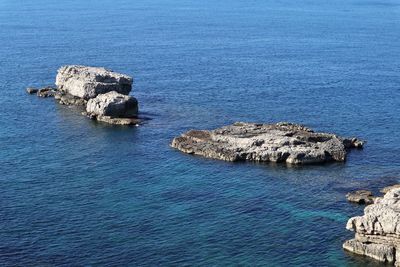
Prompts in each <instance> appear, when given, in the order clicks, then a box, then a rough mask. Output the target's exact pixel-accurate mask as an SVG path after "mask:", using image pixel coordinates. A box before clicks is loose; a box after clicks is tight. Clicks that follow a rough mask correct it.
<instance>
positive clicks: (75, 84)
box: [56, 65, 132, 100]
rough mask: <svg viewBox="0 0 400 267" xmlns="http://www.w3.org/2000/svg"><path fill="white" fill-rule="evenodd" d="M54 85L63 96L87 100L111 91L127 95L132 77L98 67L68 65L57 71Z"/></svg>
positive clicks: (130, 88) (130, 87)
mask: <svg viewBox="0 0 400 267" xmlns="http://www.w3.org/2000/svg"><path fill="white" fill-rule="evenodd" d="M56 85H57V87H58V89H59V90H60V91H61V92H64V93H65V94H70V95H72V96H75V97H79V98H83V99H85V100H88V99H90V98H94V97H96V96H97V95H98V94H105V93H108V92H111V91H116V92H118V93H121V94H124V95H128V94H129V92H130V91H131V90H132V77H130V76H128V75H124V74H121V73H117V72H114V71H111V70H107V69H105V68H100V67H88V66H79V65H68V66H63V67H61V68H60V69H59V70H58V73H57V77H56Z"/></svg>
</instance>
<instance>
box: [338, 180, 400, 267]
mask: <svg viewBox="0 0 400 267" xmlns="http://www.w3.org/2000/svg"><path fill="white" fill-rule="evenodd" d="M381 192H382V193H385V195H384V196H383V197H375V198H374V200H373V203H371V204H370V205H368V206H366V207H365V209H364V215H362V216H356V217H352V218H350V219H349V220H348V222H347V225H346V229H348V230H350V231H353V232H354V233H355V235H354V238H353V239H350V240H347V241H346V242H345V243H344V244H343V248H344V249H345V250H347V251H350V252H352V253H355V254H358V255H362V256H367V257H370V258H373V259H375V260H378V261H381V262H386V263H389V264H394V265H395V266H400V185H393V186H389V187H385V188H384V189H382V190H381Z"/></svg>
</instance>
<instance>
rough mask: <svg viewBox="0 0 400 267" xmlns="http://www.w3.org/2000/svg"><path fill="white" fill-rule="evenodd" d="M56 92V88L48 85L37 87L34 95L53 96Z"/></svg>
mask: <svg viewBox="0 0 400 267" xmlns="http://www.w3.org/2000/svg"><path fill="white" fill-rule="evenodd" d="M56 93H57V88H54V87H51V86H48V87H44V88H41V89H39V90H38V91H37V93H36V95H37V96H38V97H54V96H55V94H56Z"/></svg>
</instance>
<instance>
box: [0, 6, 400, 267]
mask: <svg viewBox="0 0 400 267" xmlns="http://www.w3.org/2000/svg"><path fill="white" fill-rule="evenodd" d="M399 32H400V4H399V3H398V2H397V1H394V0H381V1H380V0H378V1H367V0H366V1H360V0H346V1H345V0H333V1H323V0H300V1H289V0H280V1H270V0H265V1H261V0H254V1H240V0H231V1H228V0H222V1H209V0H205V1H192V0H184V1H172V0H165V1H161V0H146V1H144V0H143V1H142V0H138V1H128V0H125V1H124V0H116V1H111V0H99V1H62V2H60V1H57V2H54V1H50V0H37V1H22V0H17V1H15V0H12V1H11V0H3V1H0V77H1V82H0V92H1V96H0V107H1V109H0V115H1V116H0V144H1V149H0V265H2V266H14V265H17V266H60V265H65V266H100V265H104V266H106V265H107V266H182V265H194V266H210V265H211V266H227V265H241V266H255V265H260V266H294V265H296V266H377V265H378V266H379V264H378V263H377V262H374V261H372V260H368V259H364V258H361V257H355V256H353V255H349V254H346V253H344V252H343V251H342V249H341V244H342V242H343V241H344V240H345V239H347V238H350V237H351V236H352V235H351V233H349V232H347V231H346V230H345V223H346V221H347V219H348V218H349V217H350V216H354V215H359V214H361V213H362V207H358V206H354V205H351V204H348V203H347V202H346V201H345V197H344V195H345V193H346V192H348V191H350V190H353V189H358V188H371V189H373V190H375V191H377V190H378V189H379V188H380V187H382V186H385V185H388V184H391V183H396V182H399V181H400V174H399V170H400V154H399V153H398V150H399V143H400V127H399V125H400V124H399V123H400V117H399V104H400V103H399V97H400V90H399V88H400V46H399V41H400V35H399ZM64 64H86V65H96V66H106V67H108V68H111V69H114V70H116V71H119V72H123V73H127V74H131V75H133V76H134V78H135V84H134V91H133V95H135V96H136V97H137V98H138V99H139V102H140V108H141V112H142V115H143V116H147V117H150V118H152V120H150V121H148V122H147V123H146V124H144V125H143V126H140V127H136V128H135V127H134V128H129V127H110V126H107V125H103V124H96V123H94V122H92V121H90V120H88V119H86V118H85V117H83V116H81V115H80V114H79V112H78V111H77V110H76V109H74V108H68V107H64V106H59V105H57V104H55V103H54V102H53V100H51V99H38V98H36V97H33V96H28V95H26V93H25V91H24V89H25V88H26V87H27V86H40V85H47V84H52V83H54V78H55V74H56V70H57V68H58V67H59V66H61V65H64ZM234 121H256V122H275V121H293V122H299V123H304V124H306V125H308V126H310V127H313V128H315V129H316V130H322V131H332V132H336V133H338V134H341V135H346V136H347V135H348V136H358V137H360V138H362V139H365V140H367V141H368V143H367V146H366V148H365V149H364V150H362V151H353V152H352V153H351V154H350V155H349V158H348V161H347V162H346V163H345V164H327V165H323V166H306V167H295V168H290V167H286V166H283V165H269V164H251V163H239V164H234V163H228V162H221V161H216V160H209V159H203V158H200V157H194V156H190V155H185V154H182V153H180V152H178V151H175V150H173V149H171V148H170V147H169V142H170V141H171V139H172V138H173V137H174V136H175V135H178V134H179V133H181V132H183V131H186V130H188V129H191V128H197V129H210V128H214V127H218V126H221V125H224V124H228V123H232V122H234Z"/></svg>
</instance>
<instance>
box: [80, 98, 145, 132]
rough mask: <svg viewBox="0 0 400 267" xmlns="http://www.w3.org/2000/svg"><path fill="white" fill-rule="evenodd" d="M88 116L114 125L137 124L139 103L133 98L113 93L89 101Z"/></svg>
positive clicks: (87, 106)
mask: <svg viewBox="0 0 400 267" xmlns="http://www.w3.org/2000/svg"><path fill="white" fill-rule="evenodd" d="M86 114H87V115H88V116H89V117H91V118H92V119H97V120H99V121H104V122H108V123H112V124H137V122H138V120H137V118H136V116H137V114H138V102H137V100H136V98H134V97H132V96H127V95H123V94H120V93H117V92H115V91H112V92H108V93H105V94H99V95H98V96H97V97H95V98H92V99H89V101H88V102H87V104H86Z"/></svg>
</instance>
